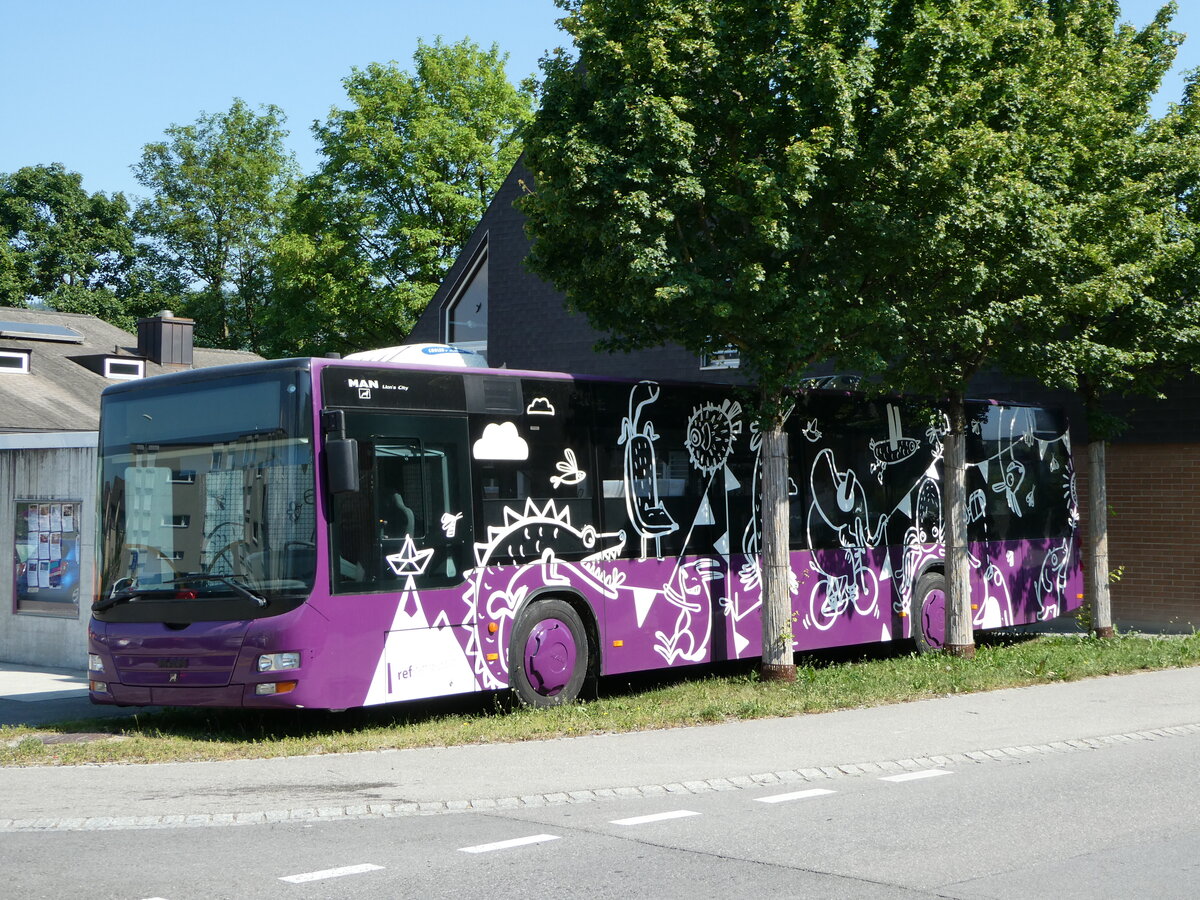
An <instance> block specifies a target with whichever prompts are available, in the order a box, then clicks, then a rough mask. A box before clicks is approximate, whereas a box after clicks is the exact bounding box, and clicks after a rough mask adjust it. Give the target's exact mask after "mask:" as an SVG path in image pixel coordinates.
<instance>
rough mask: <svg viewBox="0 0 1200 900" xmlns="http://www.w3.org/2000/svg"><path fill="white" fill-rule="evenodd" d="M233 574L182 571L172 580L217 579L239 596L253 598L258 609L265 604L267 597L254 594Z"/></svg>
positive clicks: (175, 581)
mask: <svg viewBox="0 0 1200 900" xmlns="http://www.w3.org/2000/svg"><path fill="white" fill-rule="evenodd" d="M235 578H236V576H234V575H216V574H213V573H212V572H184V573H183V574H181V575H179V576H177V577H176V578H174V579H172V582H173V583H175V584H178V583H179V582H181V581H219V582H221V583H222V584H224V585H227V586H228V587H230V588H232V589H233V592H234V593H235V594H237V595H238V596H239V597H245V598H246V599H247V600H253V601H254V602H255V603H256V604H258V607H259V609H262V608H263V607H265V606H266V605H267V598H266V597H264V596H263V595H262V594H256V593H255V592H254V591H252V590H250V588H248V587H246V586H245V585H244V584H241V583H239V582H238V581H236V580H235Z"/></svg>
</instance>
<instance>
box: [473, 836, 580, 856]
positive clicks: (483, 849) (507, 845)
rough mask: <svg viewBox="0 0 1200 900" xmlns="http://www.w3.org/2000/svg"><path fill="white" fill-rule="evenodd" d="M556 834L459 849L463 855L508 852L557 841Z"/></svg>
mask: <svg viewBox="0 0 1200 900" xmlns="http://www.w3.org/2000/svg"><path fill="white" fill-rule="evenodd" d="M557 840H558V835H556V834H533V835H530V836H529V837H523V838H513V839H512V840H510V841H496V842H495V843H494V844H476V845H475V846H474V847H459V848H458V849H459V851H460V852H461V853H491V852H492V851H493V850H508V849H511V848H512V847H524V846H525V845H526V844H540V843H542V842H544V841H557Z"/></svg>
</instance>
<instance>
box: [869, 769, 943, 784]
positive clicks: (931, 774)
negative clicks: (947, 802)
mask: <svg viewBox="0 0 1200 900" xmlns="http://www.w3.org/2000/svg"><path fill="white" fill-rule="evenodd" d="M949 774H950V772H949V771H948V770H946V769H922V770H921V771H920V772H905V773H904V774H903V775H885V776H884V777H883V778H880V779H879V780H880V781H916V780H917V779H918V778H937V777H938V776H939V775H949Z"/></svg>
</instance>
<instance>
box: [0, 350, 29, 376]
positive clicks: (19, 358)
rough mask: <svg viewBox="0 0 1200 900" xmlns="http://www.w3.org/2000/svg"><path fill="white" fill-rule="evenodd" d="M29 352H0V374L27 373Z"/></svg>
mask: <svg viewBox="0 0 1200 900" xmlns="http://www.w3.org/2000/svg"><path fill="white" fill-rule="evenodd" d="M32 355H33V353H32V351H29V350H0V372H28V371H29V358H30V357H31V356H32Z"/></svg>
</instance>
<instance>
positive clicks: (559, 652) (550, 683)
mask: <svg viewBox="0 0 1200 900" xmlns="http://www.w3.org/2000/svg"><path fill="white" fill-rule="evenodd" d="M508 655H509V664H508V672H509V683H510V686H511V688H512V691H513V694H514V695H515V696H516V698H517V701H518V702H519V703H521V704H522V705H523V706H534V707H545V706H560V705H562V704H564V703H571V702H572V701H574V700H575V699H576V698H578V697H579V692H580V690H581V689H582V687H583V682H584V679H585V678H586V676H587V672H588V639H587V632H586V631H585V630H584V627H583V622H582V621H581V620H580V618H579V613H577V612H575V610H574V608H573V607H572V606H571V605H570V604H569V603H567V602H565V601H563V600H559V599H556V598H550V599H547V600H536V601H534V602H533V603H530V604H529V605H528V606H526V607H525V609H524V610H522V611H521V614H520V615H519V616H518V617H517V624H516V627H515V628H514V629H513V633H512V643H511V644H510V645H509V651H508Z"/></svg>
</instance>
